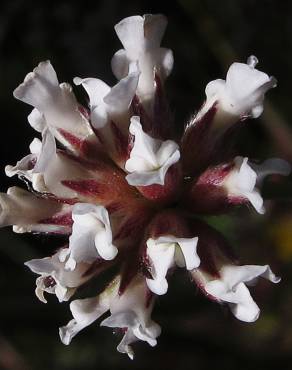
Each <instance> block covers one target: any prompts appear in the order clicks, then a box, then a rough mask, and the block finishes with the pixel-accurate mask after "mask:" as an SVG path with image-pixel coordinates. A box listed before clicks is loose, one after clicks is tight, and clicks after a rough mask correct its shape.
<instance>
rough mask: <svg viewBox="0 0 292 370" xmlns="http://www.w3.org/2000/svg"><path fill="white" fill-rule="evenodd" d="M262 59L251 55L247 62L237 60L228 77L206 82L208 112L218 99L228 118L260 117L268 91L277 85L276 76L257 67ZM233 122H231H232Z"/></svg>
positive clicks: (223, 112)
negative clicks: (271, 75) (269, 74)
mask: <svg viewBox="0 0 292 370" xmlns="http://www.w3.org/2000/svg"><path fill="white" fill-rule="evenodd" d="M257 63H258V60H257V58H256V57H255V56H250V57H249V58H248V60H247V64H245V63H233V64H232V65H231V66H230V68H229V70H228V72H227V75H226V81H225V80H221V79H218V80H214V81H211V82H209V83H208V85H207V86H206V96H207V102H206V104H205V107H204V108H203V111H204V112H206V110H207V109H209V108H210V107H211V106H212V105H213V104H214V103H215V102H216V101H217V102H218V111H219V112H218V113H219V114H221V119H220V118H218V120H222V124H224V120H227V121H237V120H238V119H243V118H246V117H249V116H250V117H252V118H257V117H259V116H260V115H261V114H262V112H263V102H264V95H265V93H266V92H267V91H268V90H269V89H271V88H273V87H275V86H276V80H275V78H274V77H269V76H268V75H267V74H266V73H264V72H261V71H259V70H257V69H256V68H255V66H256V64H257ZM230 123H231V122H230Z"/></svg>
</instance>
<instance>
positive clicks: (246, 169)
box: [223, 157, 265, 214]
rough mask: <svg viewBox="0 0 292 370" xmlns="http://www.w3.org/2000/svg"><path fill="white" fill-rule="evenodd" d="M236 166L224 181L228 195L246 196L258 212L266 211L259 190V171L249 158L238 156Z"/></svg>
mask: <svg viewBox="0 0 292 370" xmlns="http://www.w3.org/2000/svg"><path fill="white" fill-rule="evenodd" d="M234 163H235V165H234V168H232V170H231V171H230V173H229V174H228V175H227V176H226V178H225V179H224V182H223V186H224V187H225V189H226V191H227V194H228V196H235V197H239V198H246V199H248V200H249V202H250V203H251V204H252V205H253V207H254V208H255V209H256V211H257V212H258V213H261V214H262V213H264V212H265V209H264V206H263V198H262V197H261V195H260V193H259V191H258V190H257V188H256V187H255V186H256V182H257V173H256V172H255V171H254V170H253V169H252V168H251V167H250V166H249V164H248V158H243V157H236V158H235V159H234Z"/></svg>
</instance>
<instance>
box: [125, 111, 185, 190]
mask: <svg viewBox="0 0 292 370" xmlns="http://www.w3.org/2000/svg"><path fill="white" fill-rule="evenodd" d="M129 130H130V133H131V134H132V135H133V136H134V137H135V141H134V146H133V148H132V150H131V153H130V158H129V159H128V160H127V161H126V164H125V169H126V170H127V171H128V172H130V174H129V175H127V177H126V180H127V181H128V183H129V184H130V185H135V186H147V185H152V184H160V185H164V179H165V175H166V173H167V171H168V169H169V168H170V167H171V166H172V165H173V164H175V163H177V162H178V161H179V158H180V152H179V149H178V145H177V144H176V143H175V142H174V141H172V140H167V141H161V140H158V139H153V138H152V137H151V136H149V135H147V134H146V133H145V132H144V131H143V129H142V126H141V124H140V119H139V117H137V116H134V117H132V118H131V124H130V129H129Z"/></svg>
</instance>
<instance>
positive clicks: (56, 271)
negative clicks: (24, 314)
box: [25, 250, 91, 303]
mask: <svg viewBox="0 0 292 370" xmlns="http://www.w3.org/2000/svg"><path fill="white" fill-rule="evenodd" d="M61 253H63V250H59V251H58V252H57V253H55V254H54V255H53V256H52V257H45V258H42V259H33V260H30V261H28V262H26V263H25V265H26V266H27V267H29V268H30V269H31V271H33V272H34V273H36V274H39V275H41V276H40V277H38V278H37V280H36V290H35V293H36V296H37V297H38V298H39V300H40V301H42V302H44V303H47V300H46V299H45V297H44V292H47V293H50V294H55V295H56V297H57V298H58V300H59V302H63V301H68V300H69V299H70V298H71V297H72V295H73V294H74V293H75V291H76V289H77V287H79V286H80V285H82V284H83V283H85V282H86V281H87V280H88V279H89V278H90V277H91V275H86V274H85V273H86V270H88V268H89V265H88V264H85V263H80V264H78V266H77V268H76V269H75V270H74V271H67V270H66V269H65V264H64V263H61V262H60V254H61Z"/></svg>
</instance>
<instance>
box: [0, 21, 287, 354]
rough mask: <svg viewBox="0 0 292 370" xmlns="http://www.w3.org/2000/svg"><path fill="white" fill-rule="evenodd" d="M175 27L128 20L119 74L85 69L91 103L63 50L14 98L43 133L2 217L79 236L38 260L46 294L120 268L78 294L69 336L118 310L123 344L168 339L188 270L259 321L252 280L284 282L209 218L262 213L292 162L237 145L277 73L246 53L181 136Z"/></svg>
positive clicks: (62, 297)
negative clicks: (68, 72) (269, 189)
mask: <svg viewBox="0 0 292 370" xmlns="http://www.w3.org/2000/svg"><path fill="white" fill-rule="evenodd" d="M166 24H167V20H166V18H165V17H164V16H162V15H144V16H143V17H141V16H134V17H129V18H126V19H123V20H122V21H121V22H120V23H118V24H117V25H116V26H115V31H116V33H117V36H118V38H119V39H120V41H121V43H122V45H123V49H121V50H119V51H117V52H116V53H115V54H114V56H113V59H112V63H111V65H112V70H113V73H114V75H115V76H116V77H117V80H118V82H117V83H116V85H114V86H112V87H111V86H108V85H107V84H106V83H104V82H103V81H101V80H99V79H96V78H79V77H76V78H75V79H74V83H75V85H82V87H83V88H84V89H85V91H86V93H87V95H88V98H89V107H88V108H87V107H84V106H81V105H80V104H79V103H78V102H77V100H76V98H75V95H74V93H73V91H72V87H71V86H70V85H69V84H68V83H61V84H60V83H59V80H58V78H57V75H56V72H55V70H54V68H53V67H52V65H51V63H50V62H49V61H45V62H41V63H40V64H39V65H38V66H37V67H36V68H35V69H34V70H33V72H31V73H29V74H28V75H27V76H26V77H25V79H24V82H23V83H22V84H21V85H19V86H18V87H17V88H16V90H15V91H14V96H15V97H16V98H17V99H19V100H21V101H23V102H25V103H27V104H29V105H31V106H32V107H33V110H32V112H31V113H30V114H29V116H28V122H29V123H30V125H31V126H32V127H33V128H34V129H35V130H36V131H37V132H38V133H39V134H40V135H41V140H40V139H39V138H35V139H34V140H33V141H32V143H31V145H30V154H28V155H27V156H26V157H24V158H23V159H21V160H20V161H19V162H17V163H16V165H15V166H10V165H9V166H6V169H5V170H6V174H7V176H14V175H17V176H19V177H20V178H21V179H24V180H25V181H26V183H27V184H29V189H28V190H23V189H21V188H18V187H12V188H9V189H8V191H7V194H3V193H2V194H1V195H0V209H1V214H0V223H1V226H7V225H13V230H14V231H15V232H17V233H23V232H33V233H46V234H54V235H56V234H57V235H62V236H63V237H64V239H65V240H66V243H65V245H62V247H60V248H59V250H57V251H56V252H55V253H54V254H53V255H52V256H49V257H46V258H41V259H34V260H31V261H28V262H26V266H28V267H29V269H30V270H31V271H33V272H34V273H36V274H37V275H39V276H38V277H37V279H36V295H37V297H38V298H39V299H40V300H41V301H42V302H45V303H46V302H47V301H46V298H45V295H44V294H45V293H50V294H55V295H56V296H57V299H58V300H59V301H60V302H63V301H68V300H71V299H72V297H73V296H74V295H77V294H78V292H80V290H81V289H82V287H83V286H84V285H85V284H86V286H90V284H91V282H93V281H95V280H96V279H97V278H98V277H99V276H100V275H101V274H103V272H105V271H110V272H111V274H109V275H107V276H110V275H111V276H112V277H111V280H110V281H108V284H107V285H105V286H104V287H100V289H101V290H100V291H101V293H99V294H98V295H96V294H97V293H95V295H94V293H93V296H92V297H89V298H86V299H75V300H72V301H71V303H70V310H71V313H72V316H73V318H72V320H71V321H70V322H69V323H68V324H67V325H66V326H63V327H62V328H60V337H61V340H62V342H63V343H64V344H69V343H70V341H71V340H72V338H73V337H74V336H75V335H76V334H77V333H78V332H80V331H81V330H82V329H84V328H85V327H87V326H88V325H90V324H91V323H93V322H94V321H96V320H98V319H99V318H100V317H101V316H103V315H104V314H105V313H108V316H107V317H106V318H104V319H103V321H102V322H101V324H100V325H103V326H108V327H111V328H120V329H121V333H122V334H123V338H122V340H121V342H120V344H119V345H118V348H117V349H118V351H120V352H122V353H127V354H128V355H129V357H130V358H133V350H132V348H131V343H133V342H135V341H138V340H142V341H146V342H148V343H149V344H150V345H151V346H155V345H156V342H157V337H158V336H159V334H160V331H161V329H160V326H159V325H158V324H157V323H155V322H154V321H152V319H151V312H152V309H153V306H154V302H155V299H156V297H157V295H163V294H165V293H166V292H167V290H168V276H169V275H170V274H172V273H174V272H175V269H176V267H179V268H183V269H186V270H187V271H188V273H189V275H190V277H191V279H192V281H193V283H194V285H196V286H198V287H199V288H200V290H201V291H202V292H203V293H205V295H206V296H207V297H208V298H210V299H212V300H215V301H217V302H219V303H227V304H228V305H229V306H230V308H231V311H232V313H233V314H234V315H235V316H236V317H237V318H238V319H239V320H243V321H246V322H252V321H254V320H256V319H257V318H258V316H259V308H258V306H257V305H256V303H255V302H254V300H253V299H252V296H251V295H250V292H249V289H248V286H249V285H250V284H251V283H254V282H255V281H256V280H257V279H258V278H259V277H263V278H265V279H268V280H270V281H271V282H273V283H277V282H279V278H277V277H276V276H275V275H274V274H273V272H272V271H271V269H270V267H269V266H267V265H263V266H256V265H240V263H239V262H238V259H237V258H236V257H235V256H234V255H233V253H232V252H231V250H230V248H229V246H228V243H227V241H226V240H225V238H224V237H223V236H222V235H221V234H220V233H219V232H218V231H216V230H215V229H213V228H212V227H211V226H209V225H208V224H207V223H206V222H205V221H202V220H200V219H199V218H198V215H210V214H213V215H214V214H221V213H225V212H228V211H230V210H234V209H235V208H236V207H240V206H246V205H247V206H249V205H250V206H252V207H253V208H254V210H255V211H257V212H258V213H260V214H262V213H264V212H265V208H264V204H263V199H262V197H261V194H260V186H261V181H262V179H263V177H264V176H266V175H269V174H271V173H277V174H280V175H287V174H288V173H289V172H290V168H289V165H287V164H286V163H285V162H284V161H281V160H279V159H271V160H268V161H265V162H263V163H262V164H254V163H252V162H250V161H249V159H248V158H244V157H241V156H235V154H234V153H235V152H234V151H232V150H229V149H230V148H231V144H230V143H231V142H232V141H233V139H234V135H235V134H236V133H237V132H238V131H240V128H241V124H240V122H242V121H244V120H245V119H247V118H256V117H258V116H259V115H260V114H261V113H262V111H263V101H264V95H265V93H266V92H267V91H268V90H269V89H271V88H273V87H275V86H276V81H275V79H274V78H273V77H269V76H268V75H267V74H265V73H263V72H261V71H259V70H258V69H256V65H257V62H258V61H257V59H256V57H254V56H251V57H249V58H248V61H247V64H244V63H233V64H232V65H231V66H230V68H229V70H228V72H227V76H226V80H221V79H218V80H215V81H212V82H210V83H209V84H208V85H207V87H206V101H205V103H204V105H203V106H202V108H201V109H200V110H199V111H198V112H197V114H195V115H194V116H193V117H192V118H191V120H190V121H189V122H188V124H187V125H186V127H185V130H184V132H183V134H182V135H180V136H181V137H178V134H177V132H178V130H177V129H176V128H175V126H174V119H173V115H172V114H171V110H170V108H169V105H168V102H167V99H166V95H165V91H164V81H165V79H166V78H167V76H168V75H169V74H170V73H171V70H172V67H173V54H172V52H171V50H169V49H166V48H163V47H161V46H160V44H161V39H162V37H163V34H164V31H165V28H166ZM236 154H238V153H236Z"/></svg>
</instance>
